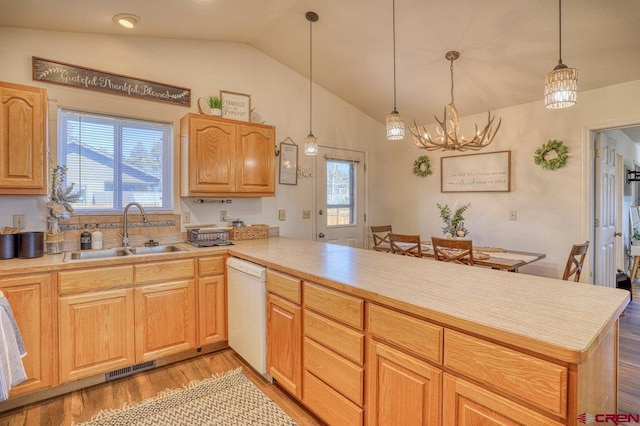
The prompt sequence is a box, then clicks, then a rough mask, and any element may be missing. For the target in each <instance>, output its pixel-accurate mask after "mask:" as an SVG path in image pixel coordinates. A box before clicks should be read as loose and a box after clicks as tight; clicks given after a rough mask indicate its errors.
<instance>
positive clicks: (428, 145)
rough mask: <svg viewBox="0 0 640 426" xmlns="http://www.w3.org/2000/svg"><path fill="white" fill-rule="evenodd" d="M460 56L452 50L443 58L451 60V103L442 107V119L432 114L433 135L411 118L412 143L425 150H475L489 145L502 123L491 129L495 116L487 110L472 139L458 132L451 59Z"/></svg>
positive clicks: (499, 122)
mask: <svg viewBox="0 0 640 426" xmlns="http://www.w3.org/2000/svg"><path fill="white" fill-rule="evenodd" d="M459 57H460V53H458V52H456V51H454V50H452V51H450V52H447V54H446V55H445V58H447V60H448V61H450V62H451V66H450V69H451V103H450V104H449V105H448V111H447V107H445V108H444V116H443V118H442V120H438V117H436V116H435V115H434V118H435V119H436V121H437V122H438V127H437V128H436V134H435V136H431V135H430V134H429V132H428V131H427V129H426V127H425V126H422V131H421V130H420V129H419V128H418V124H417V123H416V121H415V120H413V124H414V125H415V131H414V130H413V129H411V128H409V131H410V132H411V135H412V136H413V143H414V144H415V145H416V146H417V147H418V148H420V149H426V150H427V151H435V150H438V149H439V150H441V151H477V150H479V149H482V148H484V147H485V146H487V145H489V144H490V143H491V141H493V138H494V137H495V135H496V133H498V129H500V124H502V119H500V121H498V126H497V127H496V128H495V130H493V120H494V119H495V116H493V117H492V116H491V112H489V113H488V114H489V118H488V120H487V124H486V125H485V126H484V127H483V128H482V130H480V129H479V128H478V125H477V124H476V133H475V136H474V137H473V138H472V139H467V138H465V137H464V136H463V135H462V134H461V133H460V126H459V124H458V110H457V109H456V105H455V103H454V101H453V61H455V60H456V59H458V58H459Z"/></svg>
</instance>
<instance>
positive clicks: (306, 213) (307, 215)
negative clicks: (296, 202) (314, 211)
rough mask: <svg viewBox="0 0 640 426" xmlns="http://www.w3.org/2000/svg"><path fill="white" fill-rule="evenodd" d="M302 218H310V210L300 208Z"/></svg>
mask: <svg viewBox="0 0 640 426" xmlns="http://www.w3.org/2000/svg"><path fill="white" fill-rule="evenodd" d="M302 218H303V219H311V210H302Z"/></svg>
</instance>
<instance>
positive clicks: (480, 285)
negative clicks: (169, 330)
mask: <svg viewBox="0 0 640 426" xmlns="http://www.w3.org/2000/svg"><path fill="white" fill-rule="evenodd" d="M181 246H182V245H181ZM184 248H185V250H184V251H182V252H175V253H170V254H158V255H149V256H141V257H136V258H135V259H134V258H132V257H123V258H117V259H108V260H95V261H93V260H92V261H76V262H62V256H61V255H57V256H46V257H44V258H39V259H30V260H21V259H15V260H9V261H5V262H2V263H0V287H1V286H2V285H3V283H4V282H5V280H6V279H18V278H19V277H20V276H22V275H24V274H30V275H33V274H45V275H46V273H47V272H51V273H52V277H53V278H52V282H54V283H55V282H56V280H57V278H56V276H57V275H58V274H59V273H60V271H69V272H71V271H74V270H75V269H81V268H88V267H99V266H100V267H102V266H110V267H115V266H121V265H128V264H132V263H134V262H151V261H152V260H153V261H156V262H157V261H158V260H160V259H162V261H163V264H166V263H167V262H164V261H165V260H168V259H171V261H181V260H185V259H194V258H198V259H203V258H207V257H212V256H214V257H217V256H224V255H225V254H226V253H228V254H230V255H233V256H238V257H242V258H245V259H247V260H250V261H254V262H256V263H260V264H262V265H265V266H267V267H268V268H269V272H270V274H271V275H272V276H273V278H274V279H276V280H277V281H273V282H272V284H273V283H276V284H278V285H271V286H270V283H269V280H268V281H267V289H268V291H269V297H271V298H273V300H275V299H278V298H279V299H282V300H281V301H282V302H283V303H288V305H292V306H293V307H294V308H295V305H296V303H297V306H298V307H297V308H296V309H298V311H297V312H298V313H301V314H302V315H303V316H302V318H303V319H304V321H298V322H297V323H295V324H293V325H294V326H297V327H301V330H298V333H297V334H296V333H293V334H291V336H297V338H299V339H300V340H302V342H297V344H296V345H293V347H294V348H297V350H299V351H300V352H301V353H298V354H295V355H296V356H293V357H292V358H293V359H298V360H299V363H298V364H297V365H296V366H294V368H298V369H299V370H298V371H292V376H293V377H294V379H295V380H298V381H299V383H301V387H300V389H301V392H299V394H296V392H292V395H294V396H296V397H297V398H299V399H301V401H302V402H303V404H305V405H306V406H307V407H309V408H310V409H311V410H312V411H314V412H315V413H316V414H317V415H319V416H320V417H321V418H323V419H324V420H325V421H327V422H328V423H333V422H334V417H333V416H336V415H339V416H341V418H342V419H343V421H344V422H346V423H347V424H362V423H363V422H364V421H365V418H366V419H367V420H366V421H367V424H377V423H378V419H381V418H387V419H388V418H391V419H394V418H395V419H400V420H402V419H404V417H402V416H403V415H411V416H414V418H416V419H417V418H418V417H419V420H420V422H421V423H422V424H440V419H443V420H444V423H443V424H447V425H448V424H465V423H464V418H465V417H464V416H469V415H473V416H483V418H489V417H490V418H493V419H503V420H504V419H510V420H512V421H520V422H523V423H526V424H546V425H548V424H576V418H577V416H578V415H579V414H581V413H583V412H589V413H597V412H605V413H607V412H608V413H614V412H616V408H617V407H616V393H617V359H618V354H617V345H618V344H617V342H618V317H619V315H620V314H621V313H622V311H623V310H624V308H625V307H626V305H627V303H628V301H629V296H628V292H626V291H622V290H617V289H608V288H601V287H597V286H591V285H587V284H579V283H569V282H563V281H560V280H555V279H549V278H542V277H536V276H529V275H524V274H515V273H506V272H502V271H493V270H489V269H482V268H477V267H474V268H467V267H465V266H461V265H450V264H445V263H439V262H434V261H430V260H427V259H413V258H407V257H403V256H394V255H391V254H387V253H378V252H374V251H370V250H361V249H353V248H349V247H344V246H337V245H329V244H322V243H316V242H311V241H302V240H294V239H289V238H284V237H279V238H270V239H264V240H250V241H238V242H237V244H236V245H234V246H231V247H227V248H224V249H220V248H218V249H197V248H194V247H191V246H187V245H184ZM196 264H197V263H196ZM134 267H137V265H134ZM199 272H200V274H201V272H202V271H200V268H199V267H196V268H195V271H194V272H190V274H191V275H189V276H190V277H191V276H193V278H192V279H194V280H195V281H196V282H197V281H198V274H199ZM286 283H289V284H291V287H290V289H293V291H288V289H286V290H283V287H282V285H280V284H286ZM289 284H286V285H289ZM51 292H52V293H54V294H55V293H56V292H57V291H56V290H54V289H51ZM291 299H296V302H295V303H291V302H290V300H291ZM270 300H271V299H270ZM328 301H329V302H331V303H327V302H328ZM334 301H335V303H334ZM54 306H55V305H54ZM294 331H295V330H294ZM332 333H333V334H332ZM332 335H333V336H334V337H333V338H332V337H331V336H332ZM339 335H344V336H348V338H346V339H341V338H340V339H339V338H337V336H339ZM348 342H353V347H351V348H349V350H346V349H345V347H344V345H345V344H346V343H348ZM268 343H269V342H268ZM301 348H304V350H302V349H301ZM313 351H315V352H313ZM276 352H277V351H276ZM309 353H315V354H317V356H316V357H314V358H308V357H307V356H306V355H307V354H309ZM287 355H291V354H287ZM318 360H320V361H318ZM323 360H327V362H329V361H331V362H330V363H328V364H322V362H323ZM272 361H273V360H272ZM276 362H277V360H276ZM319 363H320V365H319ZM343 367H344V370H340V371H338V370H335V371H332V370H331V368H343ZM342 371H348V372H353V374H351V373H349V374H347V375H342V374H341V373H342ZM342 377H346V379H345V380H341V379H340V378H342ZM364 377H367V379H366V381H365V380H364ZM278 382H279V383H281V384H282V385H283V387H285V389H287V388H286V386H285V382H283V381H281V380H278ZM287 390H289V389H287ZM317 395H321V396H320V397H316V396H317ZM399 395H402V397H403V398H404V399H403V404H401V406H398V405H400V404H394V403H393V397H394V396H395V397H398V396H399ZM390 398H391V399H390ZM329 407H330V409H329V410H327V408H329ZM399 410H402V412H399ZM467 418H468V417H467Z"/></svg>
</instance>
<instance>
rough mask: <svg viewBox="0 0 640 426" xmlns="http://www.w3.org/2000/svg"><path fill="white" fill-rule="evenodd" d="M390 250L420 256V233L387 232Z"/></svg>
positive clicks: (394, 252)
mask: <svg viewBox="0 0 640 426" xmlns="http://www.w3.org/2000/svg"><path fill="white" fill-rule="evenodd" d="M389 242H390V243H391V252H392V253H393V254H400V255H403V256H413V257H422V245H421V244H420V235H404V234H392V233H390V234H389Z"/></svg>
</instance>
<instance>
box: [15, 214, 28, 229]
mask: <svg viewBox="0 0 640 426" xmlns="http://www.w3.org/2000/svg"><path fill="white" fill-rule="evenodd" d="M13 226H15V227H16V228H20V229H27V215H26V214H14V215H13Z"/></svg>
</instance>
